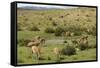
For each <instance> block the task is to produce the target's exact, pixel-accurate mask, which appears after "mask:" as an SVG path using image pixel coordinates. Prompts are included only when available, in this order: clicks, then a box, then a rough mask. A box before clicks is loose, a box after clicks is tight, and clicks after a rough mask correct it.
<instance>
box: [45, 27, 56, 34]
mask: <svg viewBox="0 0 100 68" xmlns="http://www.w3.org/2000/svg"><path fill="white" fill-rule="evenodd" d="M45 32H46V33H54V32H55V30H54V29H53V28H51V27H48V28H46V29H45Z"/></svg>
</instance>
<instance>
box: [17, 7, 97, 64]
mask: <svg viewBox="0 0 100 68" xmlns="http://www.w3.org/2000/svg"><path fill="white" fill-rule="evenodd" d="M17 14H18V17H17V19H18V22H17V24H18V25H17V26H18V29H17V30H18V33H17V35H18V36H17V62H18V64H38V63H56V62H58V61H57V60H56V57H55V55H54V53H53V48H54V47H58V48H59V49H63V48H65V47H66V46H67V45H71V46H73V47H74V45H75V44H73V43H72V42H71V40H73V39H79V38H80V37H81V36H83V35H87V36H88V43H89V44H88V45H89V48H88V49H86V50H84V51H80V50H79V51H76V54H75V55H71V56H68V55H61V58H62V59H61V60H60V61H59V62H72V61H87V60H96V9H95V8H84V7H83V8H82V7H81V8H73V9H62V10H61V9H59V10H58V9H56V10H23V9H18V10H17ZM58 27H60V29H59V30H58ZM67 31H70V32H73V33H75V35H74V36H65V35H64V36H63V35H62V33H63V32H67ZM35 36H40V37H43V38H45V40H46V42H45V44H44V46H43V47H42V57H43V59H42V60H36V59H35V58H34V56H33V54H32V51H31V48H29V47H26V45H27V44H26V43H25V40H27V39H32V38H34V37H35ZM65 41H66V42H65Z"/></svg>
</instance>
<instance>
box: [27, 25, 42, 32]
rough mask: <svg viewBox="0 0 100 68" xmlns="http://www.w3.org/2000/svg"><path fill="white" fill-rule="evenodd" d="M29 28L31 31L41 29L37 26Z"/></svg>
mask: <svg viewBox="0 0 100 68" xmlns="http://www.w3.org/2000/svg"><path fill="white" fill-rule="evenodd" d="M28 30H30V31H40V29H39V28H38V27H37V26H32V27H29V28H28Z"/></svg>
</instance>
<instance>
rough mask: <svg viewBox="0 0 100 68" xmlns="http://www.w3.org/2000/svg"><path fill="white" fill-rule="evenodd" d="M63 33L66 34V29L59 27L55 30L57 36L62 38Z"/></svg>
mask: <svg viewBox="0 0 100 68" xmlns="http://www.w3.org/2000/svg"><path fill="white" fill-rule="evenodd" d="M63 32H64V28H62V27H57V28H56V30H55V36H61V35H62V33H63Z"/></svg>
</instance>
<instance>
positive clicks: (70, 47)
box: [61, 45, 76, 56]
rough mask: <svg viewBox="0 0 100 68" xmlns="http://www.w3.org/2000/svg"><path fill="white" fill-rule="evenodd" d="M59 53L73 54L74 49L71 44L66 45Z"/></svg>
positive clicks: (74, 52)
mask: <svg viewBox="0 0 100 68" xmlns="http://www.w3.org/2000/svg"><path fill="white" fill-rule="evenodd" d="M61 53H62V54H63V55H68V56H70V55H74V54H76V49H75V48H74V47H73V46H69V45H68V46H66V47H65V48H63V49H62V50H61Z"/></svg>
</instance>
